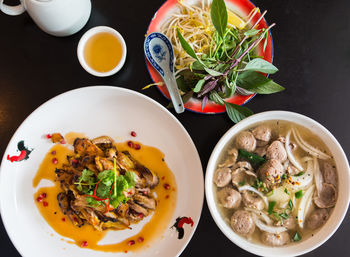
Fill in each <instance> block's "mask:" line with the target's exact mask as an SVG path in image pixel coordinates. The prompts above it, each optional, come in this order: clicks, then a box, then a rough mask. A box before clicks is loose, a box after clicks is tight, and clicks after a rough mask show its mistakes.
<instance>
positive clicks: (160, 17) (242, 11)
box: [146, 0, 273, 114]
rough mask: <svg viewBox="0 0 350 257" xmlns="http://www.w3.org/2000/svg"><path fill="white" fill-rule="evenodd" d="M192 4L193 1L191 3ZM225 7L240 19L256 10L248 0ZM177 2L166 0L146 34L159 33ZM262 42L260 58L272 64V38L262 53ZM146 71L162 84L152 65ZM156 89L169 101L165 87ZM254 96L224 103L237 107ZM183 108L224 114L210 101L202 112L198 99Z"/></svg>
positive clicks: (262, 23)
mask: <svg viewBox="0 0 350 257" xmlns="http://www.w3.org/2000/svg"><path fill="white" fill-rule="evenodd" d="M192 2H193V1H192ZM225 2H226V6H227V8H228V9H230V10H232V11H233V12H234V13H236V14H238V15H239V16H240V17H246V16H248V15H249V13H250V12H251V10H252V9H254V8H256V6H255V5H254V4H253V3H252V2H250V1H248V0H225ZM177 4H178V1H177V0H168V1H166V2H165V3H164V4H163V5H162V6H161V7H160V8H159V9H158V11H157V12H156V13H155V14H154V17H153V19H152V21H151V23H150V24H149V27H148V31H147V34H149V33H152V32H159V30H160V27H161V25H162V24H163V22H165V21H166V20H167V19H168V18H169V17H170V14H172V13H174V12H176V11H177ZM260 16H261V15H260V13H257V14H256V15H255V16H254V18H253V19H252V23H255V22H256V21H257V20H258V19H259V17H260ZM258 27H259V28H267V27H268V25H267V22H266V21H265V19H262V20H261V21H260V22H259V26H258ZM263 42H264V41H262V42H261V43H260V44H259V45H258V47H257V49H258V52H259V55H260V56H263V57H264V59H265V60H266V61H268V62H272V59H273V42H272V36H271V33H269V35H268V38H267V46H266V49H265V52H263V50H262V49H263ZM146 64H147V69H148V71H149V73H150V75H151V78H152V80H153V81H154V82H155V83H157V82H162V81H163V80H162V78H161V77H160V75H159V74H158V72H157V71H156V70H155V69H154V68H153V67H152V65H151V64H150V63H149V62H148V61H147V63H146ZM157 87H158V89H159V90H160V91H161V92H162V94H163V95H164V96H165V97H166V98H168V99H170V97H169V93H168V90H167V88H166V87H165V86H157ZM254 96H255V94H252V95H248V96H243V95H237V94H235V95H234V96H233V97H231V98H229V99H225V101H227V102H230V103H235V104H239V105H243V104H245V103H247V102H248V101H249V100H250V99H252V98H253V97H254ZM185 108H186V109H187V110H190V111H194V112H198V113H206V114H215V113H222V112H225V107H224V106H221V105H219V104H216V103H214V102H212V101H208V103H207V105H206V106H205V107H204V109H203V110H202V102H201V100H200V99H196V98H193V97H192V98H191V99H190V100H189V101H188V102H187V103H186V104H185Z"/></svg>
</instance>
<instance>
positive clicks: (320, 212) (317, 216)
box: [305, 209, 329, 229]
mask: <svg viewBox="0 0 350 257" xmlns="http://www.w3.org/2000/svg"><path fill="white" fill-rule="evenodd" d="M328 217H329V213H328V211H327V209H316V210H314V211H313V212H312V213H311V214H310V215H309V217H307V219H306V222H305V224H306V227H307V228H308V229H316V228H319V227H321V226H322V225H323V224H325V223H326V221H327V219H328Z"/></svg>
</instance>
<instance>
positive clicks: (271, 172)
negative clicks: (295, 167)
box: [258, 159, 284, 186]
mask: <svg viewBox="0 0 350 257" xmlns="http://www.w3.org/2000/svg"><path fill="white" fill-rule="evenodd" d="M283 172H284V168H283V166H282V164H281V163H280V162H279V161H278V160H275V159H272V160H268V161H267V162H266V163H265V164H264V165H262V166H261V167H260V168H259V170H258V176H259V178H260V179H261V180H262V181H263V182H264V183H265V184H266V185H267V186H273V185H275V184H276V183H279V182H281V177H282V175H283Z"/></svg>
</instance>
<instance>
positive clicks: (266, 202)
mask: <svg viewBox="0 0 350 257" xmlns="http://www.w3.org/2000/svg"><path fill="white" fill-rule="evenodd" d="M238 190H239V192H241V191H243V190H249V191H252V192H254V193H256V194H257V195H259V196H260V197H261V198H262V199H263V200H264V202H265V205H266V208H267V207H268V206H269V201H268V200H267V197H266V196H264V195H263V193H261V192H260V191H259V190H257V189H255V188H254V187H252V186H249V185H245V186H241V187H239V188H238Z"/></svg>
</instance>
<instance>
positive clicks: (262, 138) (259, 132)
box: [252, 125, 271, 146]
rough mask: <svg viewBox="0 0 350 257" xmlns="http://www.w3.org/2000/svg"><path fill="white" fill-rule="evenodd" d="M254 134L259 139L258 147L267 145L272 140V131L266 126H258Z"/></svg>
mask: <svg viewBox="0 0 350 257" xmlns="http://www.w3.org/2000/svg"><path fill="white" fill-rule="evenodd" d="M252 133H253V135H254V137H255V138H256V139H257V144H258V146H265V145H267V144H268V143H269V141H270V139H271V129H270V128H269V127H268V126H266V125H260V126H257V127H256V128H255V129H253V131H252Z"/></svg>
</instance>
